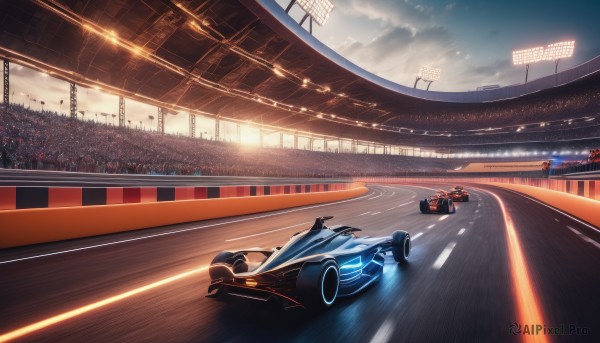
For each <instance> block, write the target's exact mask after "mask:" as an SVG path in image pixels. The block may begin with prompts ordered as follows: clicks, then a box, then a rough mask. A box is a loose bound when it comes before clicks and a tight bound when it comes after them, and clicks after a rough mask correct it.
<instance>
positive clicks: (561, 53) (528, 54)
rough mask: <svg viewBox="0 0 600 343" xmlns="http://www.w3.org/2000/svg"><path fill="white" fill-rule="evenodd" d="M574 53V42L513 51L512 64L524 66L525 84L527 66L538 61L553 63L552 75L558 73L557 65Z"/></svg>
mask: <svg viewBox="0 0 600 343" xmlns="http://www.w3.org/2000/svg"><path fill="white" fill-rule="evenodd" d="M574 51H575V41H564V42H558V43H552V44H548V45H547V46H546V47H545V48H544V47H543V46H538V47H535V48H530V49H524V50H516V51H513V64H514V65H523V64H524V65H525V83H527V76H528V75H529V64H531V63H537V62H540V61H553V62H554V73H555V74H556V73H557V72H558V63H559V62H560V60H561V59H563V58H569V57H571V56H573V52H574Z"/></svg>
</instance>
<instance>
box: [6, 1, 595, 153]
mask: <svg viewBox="0 0 600 343" xmlns="http://www.w3.org/2000/svg"><path fill="white" fill-rule="evenodd" d="M276 1H277V3H279V4H280V5H281V6H282V7H284V8H285V7H286V6H287V4H288V3H289V0H276ZM333 2H334V4H335V8H334V10H333V12H332V13H331V16H330V18H329V21H328V22H327V23H326V25H325V26H323V27H319V26H316V25H315V27H314V28H313V34H314V35H315V37H316V38H317V39H319V40H321V41H322V42H323V43H325V44H326V45H328V46H329V47H330V48H332V49H333V50H335V51H336V52H338V53H339V54H341V55H342V56H344V57H345V58H347V59H349V60H350V61H352V62H354V63H355V64H357V65H358V66H360V67H362V68H364V69H366V70H368V71H370V72H373V73H375V74H377V75H379V76H381V77H383V78H386V79H389V80H391V81H394V82H397V83H399V84H402V85H405V86H409V87H412V86H413V84H414V81H415V77H416V74H417V72H418V70H419V68H420V67H421V66H431V67H436V68H441V69H442V74H441V77H440V80H439V81H436V82H434V84H433V85H432V86H431V90H437V91H449V92H452V91H467V90H474V89H476V88H477V87H478V86H483V85H496V84H498V85H501V86H507V85H511V84H516V83H522V82H523V81H524V76H525V70H524V67H523V66H513V65H512V62H511V51H512V50H518V49H522V48H529V47H534V46H540V45H541V46H545V45H547V44H549V43H553V42H557V41H562V40H576V42H577V43H576V46H575V53H574V56H573V57H572V58H569V59H565V60H564V61H561V63H560V65H559V70H564V69H567V68H571V67H573V66H575V65H578V64H580V63H582V62H585V61H588V60H590V59H591V58H593V57H596V56H598V55H600V36H599V32H600V20H598V13H600V0H587V1H586V0H571V1H555V0H545V1H542V0H521V1H516V0H501V1H476V0H463V1H458V0H456V1H451V0H443V1H441V0H440V1H439V0H368V1H360V0H333ZM290 15H292V17H294V18H297V19H298V21H299V19H300V18H301V17H302V15H303V12H302V10H301V9H300V8H299V7H298V6H297V5H295V6H294V7H293V9H292V11H291V12H290ZM553 72H554V63H553V62H541V63H538V64H535V65H532V66H531V68H530V71H529V80H532V79H535V78H537V77H540V76H545V75H550V74H552V73H553ZM10 75H11V81H10V82H11V97H12V99H11V101H12V102H15V103H20V104H24V105H25V106H31V107H32V108H33V109H37V110H39V109H41V108H42V105H41V101H44V102H45V105H44V109H46V110H52V111H56V112H59V113H65V114H66V113H67V112H68V103H69V85H68V83H66V82H64V81H60V80H57V79H54V78H52V77H51V76H48V75H46V74H43V73H39V72H36V71H34V70H31V69H28V68H25V67H22V66H19V65H17V64H15V63H11V67H10ZM424 86H426V84H425V83H423V82H422V83H420V85H419V87H420V88H423V87H424ZM77 96H78V110H80V111H84V113H85V116H83V117H81V116H80V119H84V120H92V121H98V122H106V123H111V122H112V121H113V119H112V117H111V116H107V117H104V116H102V113H105V114H109V115H112V114H116V113H118V97H117V96H115V95H110V94H106V93H103V92H101V91H100V90H97V89H93V88H83V87H79V88H78V95H77ZM33 99H35V100H36V101H33ZM60 100H63V104H62V105H61V104H60ZM125 107H126V116H127V119H128V120H131V125H132V127H136V126H137V127H141V128H143V129H146V130H148V129H150V128H153V129H154V130H156V126H157V122H156V119H154V120H151V119H150V118H149V116H150V115H153V116H154V117H155V118H156V113H157V109H156V107H154V106H149V105H145V104H142V103H139V102H136V101H133V100H131V99H126V105H125ZM115 120H116V121H117V122H118V118H117V119H115ZM188 120H189V118H188V114H187V113H184V112H181V113H179V114H178V115H168V116H167V119H166V121H165V123H166V124H165V131H166V132H168V133H172V134H182V135H188V132H189V129H188ZM140 122H141V123H140ZM221 130H222V134H221V136H224V137H225V140H235V139H236V138H237V129H236V126H235V125H233V124H227V123H222V124H221ZM257 132H258V130H257V129H255V128H251V127H248V126H242V136H243V139H244V140H246V143H248V144H257V143H258V135H257ZM200 134H202V135H203V137H205V138H206V137H208V138H211V137H214V121H213V120H212V119H208V118H202V117H198V119H197V135H198V136H200ZM265 143H266V144H267V145H272V146H275V145H277V144H278V143H279V137H278V135H270V136H267V137H266V138H265ZM299 143H300V146H301V147H302V146H303V145H305V144H307V142H305V141H304V140H301V141H300V142H299ZM316 144H317V149H320V147H319V144H320V145H322V143H320V142H317V143H316ZM284 145H285V146H287V147H290V146H292V145H293V137H292V136H290V135H286V136H284Z"/></svg>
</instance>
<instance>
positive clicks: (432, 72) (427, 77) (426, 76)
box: [413, 67, 442, 90]
mask: <svg viewBox="0 0 600 343" xmlns="http://www.w3.org/2000/svg"><path fill="white" fill-rule="evenodd" d="M441 73H442V70H441V69H439V68H432V67H421V68H419V74H417V79H416V80H415V85H414V86H413V88H417V83H418V82H419V80H423V81H425V82H429V84H428V85H427V90H429V86H431V83H432V82H433V81H437V80H439V79H440V74H441Z"/></svg>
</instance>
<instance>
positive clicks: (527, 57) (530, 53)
mask: <svg viewBox="0 0 600 343" xmlns="http://www.w3.org/2000/svg"><path fill="white" fill-rule="evenodd" d="M512 55H513V64H514V65H516V66H517V65H523V64H524V65H525V83H527V77H528V76H529V65H530V64H531V63H537V62H539V61H541V60H542V58H543V57H544V47H542V46H536V47H535V48H530V49H523V50H516V51H513V53H512Z"/></svg>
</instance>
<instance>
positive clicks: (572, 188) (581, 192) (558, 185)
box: [355, 177, 600, 200]
mask: <svg viewBox="0 0 600 343" xmlns="http://www.w3.org/2000/svg"><path fill="white" fill-rule="evenodd" d="M355 181H360V182H369V183H405V184H406V183H435V182H445V183H456V184H457V185H460V183H463V182H478V183H495V184H510V185H524V186H532V187H537V188H542V189H548V190H553V191H557V192H562V193H567V194H572V195H576V196H580V197H584V198H588V199H593V200H600V180H554V179H541V178H524V177H484V178H455V177H448V178H442V177H439V178H409V177H408V178H393V177H374V178H356V179H355Z"/></svg>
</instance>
